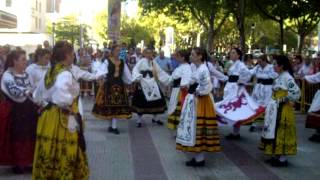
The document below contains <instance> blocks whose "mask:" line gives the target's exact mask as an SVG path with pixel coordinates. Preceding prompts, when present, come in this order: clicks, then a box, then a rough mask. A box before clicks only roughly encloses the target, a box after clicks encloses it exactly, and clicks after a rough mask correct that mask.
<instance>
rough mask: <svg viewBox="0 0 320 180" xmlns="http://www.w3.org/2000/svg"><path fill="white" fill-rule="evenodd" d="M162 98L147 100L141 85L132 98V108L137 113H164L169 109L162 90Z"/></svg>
mask: <svg viewBox="0 0 320 180" xmlns="http://www.w3.org/2000/svg"><path fill="white" fill-rule="evenodd" d="M160 94H161V99H158V100H155V101H147V99H146V97H145V96H144V94H143V91H142V89H141V87H140V85H139V86H138V88H137V89H136V91H135V92H134V95H133V98H132V110H133V112H136V113H137V114H162V113H164V112H165V111H166V110H167V103H166V100H165V98H164V96H163V93H162V92H161V90H160Z"/></svg>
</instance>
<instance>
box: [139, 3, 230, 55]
mask: <svg viewBox="0 0 320 180" xmlns="http://www.w3.org/2000/svg"><path fill="white" fill-rule="evenodd" d="M139 2H140V5H141V6H142V7H143V10H144V13H149V12H152V11H156V12H163V13H165V14H166V15H169V16H171V15H173V16H175V17H176V18H177V19H178V20H179V21H180V22H187V21H188V20H189V18H190V16H188V15H189V13H190V14H191V16H192V18H193V19H195V20H196V21H197V22H198V24H199V25H201V26H202V27H203V28H204V30H205V31H206V32H207V34H208V38H207V39H208V40H207V49H208V50H209V51H211V50H212V47H213V43H214V37H215V36H216V35H217V33H218V32H219V31H220V29H221V27H222V25H223V23H224V22H225V20H226V19H227V18H228V16H229V14H230V13H229V12H228V11H225V8H223V7H225V1H224V0H201V1H198V0H140V1H139Z"/></svg>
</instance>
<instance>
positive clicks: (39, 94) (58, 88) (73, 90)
mask: <svg viewBox="0 0 320 180" xmlns="http://www.w3.org/2000/svg"><path fill="white" fill-rule="evenodd" d="M100 76H101V74H92V73H89V72H88V71H84V70H82V69H80V68H79V67H78V66H76V65H72V66H71V67H70V68H69V69H67V70H65V71H63V72H61V73H60V74H58V75H57V77H56V81H55V82H54V85H53V86H52V87H51V88H49V89H46V87H45V84H44V78H43V79H42V81H41V82H40V84H39V86H38V87H37V89H36V90H35V92H34V93H33V98H34V100H35V101H36V102H37V103H39V104H46V103H47V102H52V103H54V104H56V105H57V106H59V107H66V106H70V105H72V103H73V101H74V99H75V98H76V97H78V96H79V94H80V84H79V80H80V79H83V80H86V81H90V80H96V79H98V78H99V77H100Z"/></svg>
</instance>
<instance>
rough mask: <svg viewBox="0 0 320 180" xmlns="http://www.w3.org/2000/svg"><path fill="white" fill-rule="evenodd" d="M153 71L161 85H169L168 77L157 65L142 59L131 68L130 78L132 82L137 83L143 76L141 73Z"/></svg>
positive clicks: (153, 61)
mask: <svg viewBox="0 0 320 180" xmlns="http://www.w3.org/2000/svg"><path fill="white" fill-rule="evenodd" d="M153 69H154V70H155V73H156V76H157V79H158V80H159V81H160V82H161V83H163V84H166V85H168V84H169V83H170V76H169V75H168V74H167V73H166V72H165V71H163V70H162V69H161V68H160V66H159V65H158V63H156V62H155V60H152V61H150V60H148V59H146V58H142V59H141V60H140V61H139V62H138V63H137V64H136V65H135V66H134V68H133V70H132V78H133V81H139V80H141V79H142V78H143V75H142V74H141V71H151V72H153Z"/></svg>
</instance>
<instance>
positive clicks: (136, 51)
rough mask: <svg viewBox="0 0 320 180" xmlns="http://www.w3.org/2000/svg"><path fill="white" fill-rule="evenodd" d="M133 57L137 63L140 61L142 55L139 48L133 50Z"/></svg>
mask: <svg viewBox="0 0 320 180" xmlns="http://www.w3.org/2000/svg"><path fill="white" fill-rule="evenodd" d="M135 56H136V57H137V62H138V61H139V60H140V59H142V53H141V48H138V47H137V48H136V50H135Z"/></svg>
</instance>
